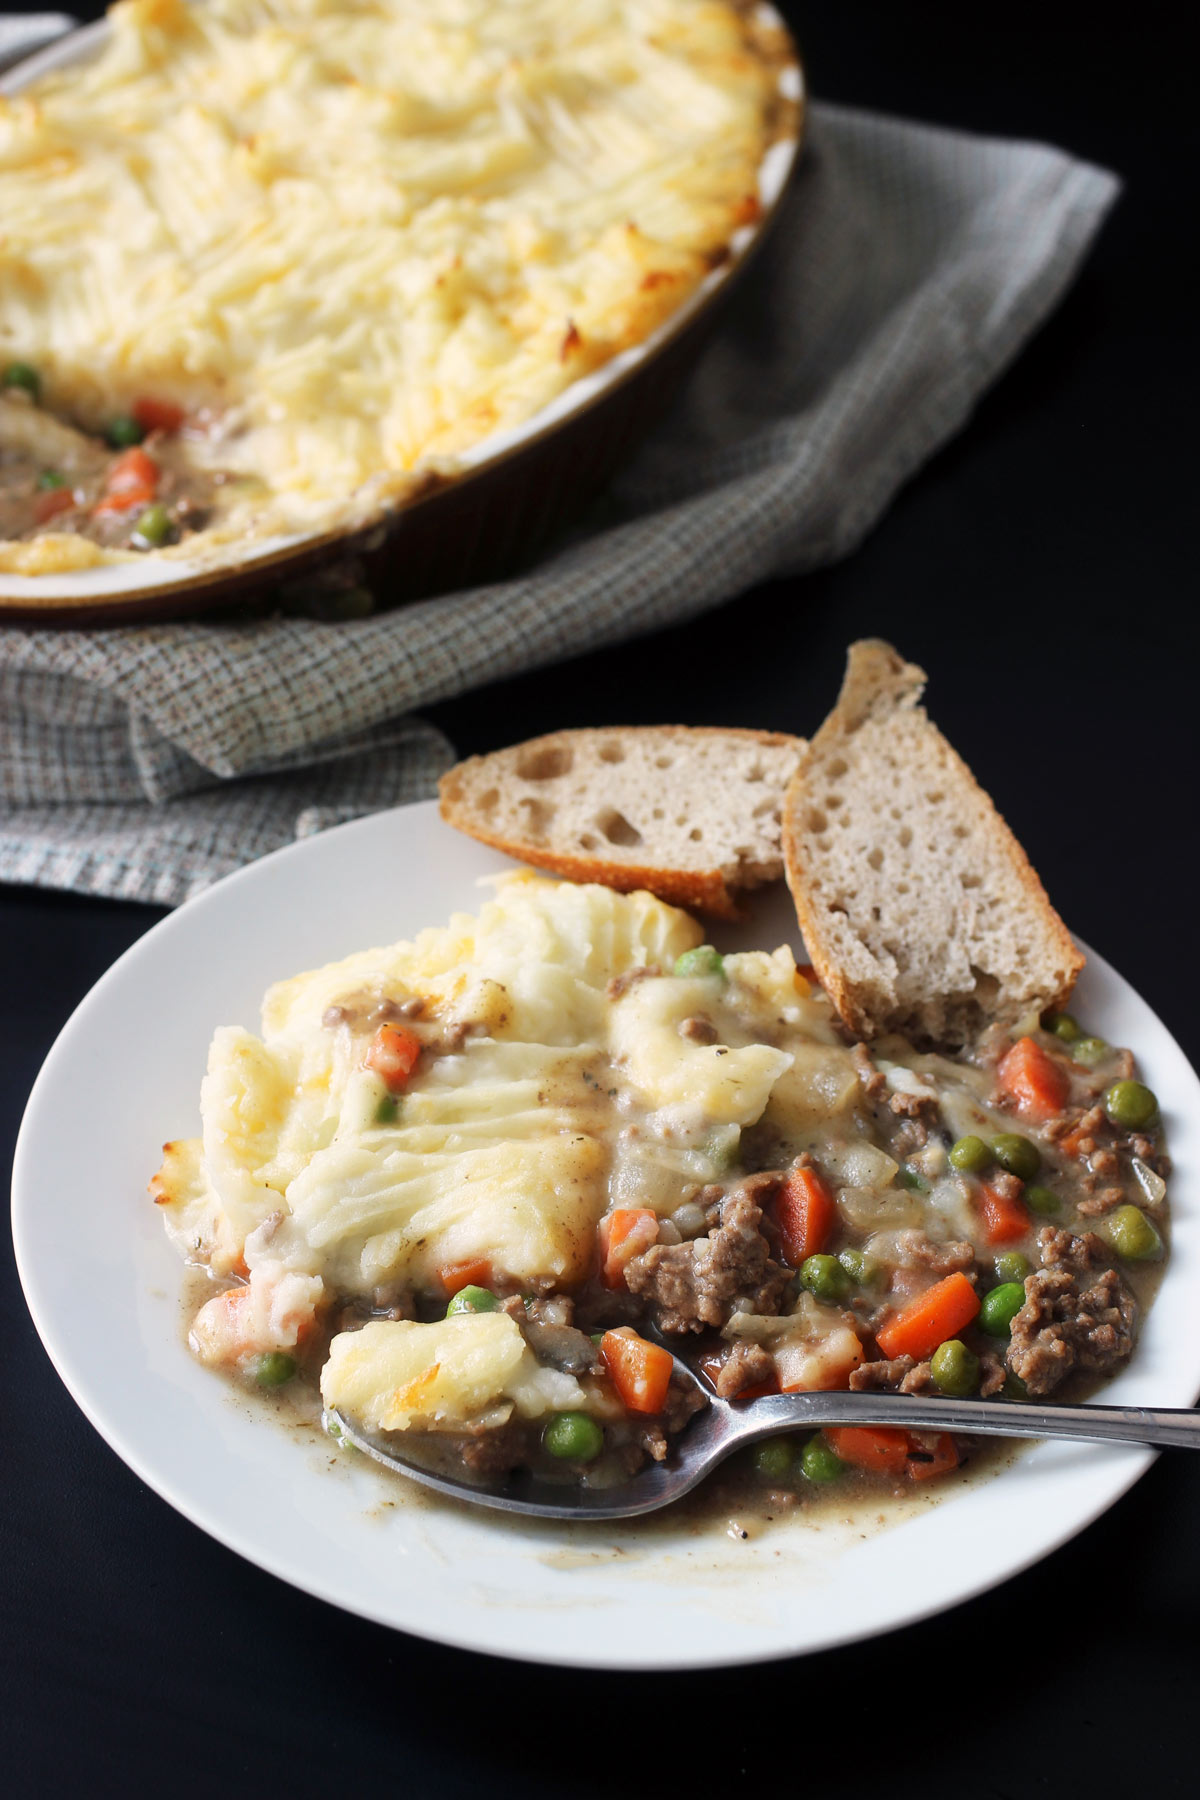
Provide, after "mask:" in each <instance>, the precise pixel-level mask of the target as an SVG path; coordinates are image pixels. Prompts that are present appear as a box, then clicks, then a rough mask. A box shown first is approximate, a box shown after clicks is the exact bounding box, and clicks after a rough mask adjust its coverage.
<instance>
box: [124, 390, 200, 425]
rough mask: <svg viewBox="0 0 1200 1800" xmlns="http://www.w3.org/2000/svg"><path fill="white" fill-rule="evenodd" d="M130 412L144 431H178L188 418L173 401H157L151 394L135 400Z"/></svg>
mask: <svg viewBox="0 0 1200 1800" xmlns="http://www.w3.org/2000/svg"><path fill="white" fill-rule="evenodd" d="M129 410H130V412H131V413H132V414H133V416H134V418H135V419H136V420H137V422H138V424H139V425H140V426H141V428H142V430H143V431H178V430H179V427H180V426H181V425H182V424H183V421H184V419H185V418H186V416H187V415H186V414H185V412H184V410H183V408H182V406H176V405H175V403H174V401H173V400H156V399H154V397H153V396H152V395H149V394H144V395H143V396H142V397H141V398H140V399H138V400H135V401H134V403H133V405H132V406H131V407H130V409H129Z"/></svg>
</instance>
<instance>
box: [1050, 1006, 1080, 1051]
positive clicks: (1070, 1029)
mask: <svg viewBox="0 0 1200 1800" xmlns="http://www.w3.org/2000/svg"><path fill="white" fill-rule="evenodd" d="M1042 1029H1043V1030H1044V1031H1052V1032H1053V1033H1054V1035H1055V1037H1056V1038H1061V1039H1062V1041H1063V1043H1064V1044H1073V1043H1074V1042H1075V1039H1076V1038H1077V1037H1078V1036H1079V1022H1078V1020H1077V1019H1073V1018H1072V1017H1071V1015H1070V1013H1047V1014H1046V1017H1045V1018H1044V1019H1043V1020H1042Z"/></svg>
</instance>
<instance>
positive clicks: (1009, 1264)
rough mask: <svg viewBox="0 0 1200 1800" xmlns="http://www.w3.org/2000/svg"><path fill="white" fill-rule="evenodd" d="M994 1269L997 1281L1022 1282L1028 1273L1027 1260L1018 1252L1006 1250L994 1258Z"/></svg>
mask: <svg viewBox="0 0 1200 1800" xmlns="http://www.w3.org/2000/svg"><path fill="white" fill-rule="evenodd" d="M995 1269H996V1279H997V1280H998V1281H1024V1279H1025V1277H1026V1276H1027V1275H1028V1273H1029V1258H1028V1257H1027V1256H1022V1255H1021V1252H1020V1251H1019V1250H1006V1251H1004V1253H1003V1255H1001V1256H998V1257H997V1258H996V1263H995Z"/></svg>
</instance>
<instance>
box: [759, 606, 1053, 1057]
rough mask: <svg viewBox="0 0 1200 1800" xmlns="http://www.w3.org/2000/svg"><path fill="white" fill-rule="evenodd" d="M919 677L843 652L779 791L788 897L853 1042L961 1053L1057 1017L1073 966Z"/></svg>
mask: <svg viewBox="0 0 1200 1800" xmlns="http://www.w3.org/2000/svg"><path fill="white" fill-rule="evenodd" d="M924 685H925V674H924V671H923V670H921V669H919V668H917V667H915V665H914V664H912V663H907V662H905V661H904V659H903V658H902V657H901V656H900V655H899V654H898V653H897V652H896V651H895V650H894V649H893V648H892V647H891V645H890V644H886V643H884V642H882V641H881V640H880V639H867V640H864V641H863V642H860V643H856V644H852V645H851V647H850V651H849V655H848V659H847V667H846V678H845V681H844V683H843V686H842V691H841V694H840V696H839V698H838V702H837V705H836V706H835V707H834V709H833V711H832V713H831V714H830V715H829V717H828V719H826V721H825V723H824V724H823V725H822V726H821V728H820V730H819V731H818V732H817V734H816V736H815V737H814V738H813V740H812V742H811V744H810V745H809V747H808V750H807V752H806V754H805V755H804V757H803V758H802V760H801V763H800V767H799V768H798V770H797V772H796V774H795V776H794V777H793V779H792V782H791V785H790V787H789V789H788V792H787V797H786V800H785V805H784V831H783V843H784V852H785V858H786V864H787V879H788V885H789V887H790V888H791V890H792V895H793V898H794V899H795V902H796V911H797V915H798V917H799V920H800V926H801V929H802V931H803V933H804V941H805V943H806V944H807V946H808V953H809V955H810V957H811V958H812V961H813V965H814V967H815V968H816V970H817V972H818V974H819V976H820V978H821V981H822V983H823V985H824V987H825V988H826V990H827V991H828V993H829V994H830V996H831V997H832V999H833V1001H834V1004H835V1005H836V1007H837V1009H838V1012H839V1013H840V1015H841V1017H842V1019H843V1020H844V1022H845V1023H846V1024H847V1025H848V1026H849V1027H850V1029H851V1030H852V1031H854V1032H856V1033H858V1035H859V1036H861V1037H864V1038H869V1037H873V1036H876V1035H878V1034H879V1033H881V1032H884V1031H903V1032H906V1033H908V1034H909V1035H913V1036H916V1037H917V1038H919V1039H922V1040H925V1041H929V1042H933V1043H936V1044H939V1045H956V1044H961V1043H963V1042H964V1041H966V1039H967V1038H968V1037H970V1036H971V1035H972V1034H974V1033H975V1032H976V1031H978V1030H979V1029H980V1028H981V1027H982V1026H984V1025H986V1024H989V1023H991V1022H993V1021H998V1020H999V1021H1005V1022H1011V1021H1013V1020H1015V1019H1018V1018H1020V1017H1022V1016H1023V1015H1025V1014H1027V1013H1029V1012H1031V1011H1032V1010H1033V1009H1034V1008H1044V1007H1049V1006H1062V1005H1063V1004H1064V1003H1065V1001H1066V1000H1067V998H1068V997H1069V995H1070V993H1071V989H1072V988H1073V987H1074V985H1075V980H1076V977H1077V976H1078V974H1079V971H1080V969H1081V968H1082V967H1083V957H1082V956H1081V955H1080V953H1079V951H1078V950H1077V949H1076V947H1075V945H1074V944H1073V943H1072V941H1071V938H1070V935H1069V933H1068V932H1067V930H1066V927H1065V926H1064V925H1063V923H1062V921H1061V919H1060V918H1059V917H1058V914H1057V913H1056V912H1055V911H1054V908H1053V907H1052V906H1051V904H1050V902H1049V900H1048V899H1047V897H1046V893H1045V890H1044V889H1043V887H1042V884H1041V882H1040V881H1039V880H1038V878H1037V875H1036V874H1035V873H1034V871H1033V869H1032V868H1031V866H1030V863H1029V859H1028V857H1027V856H1026V855H1025V852H1024V851H1023V850H1022V848H1021V846H1020V844H1019V843H1018V842H1017V840H1016V838H1015V837H1014V836H1013V834H1012V832H1011V831H1010V830H1009V828H1008V826H1007V825H1006V824H1005V822H1004V820H1003V819H1002V818H1001V816H1000V814H999V813H998V812H997V810H996V808H995V806H994V805H993V804H992V801H991V800H990V799H989V798H988V796H987V795H986V794H985V793H984V792H983V790H982V788H981V787H980V786H979V784H978V783H977V782H976V780H975V778H974V776H973V775H972V774H971V771H970V770H969V769H968V768H967V766H966V764H965V763H964V762H963V761H962V759H961V758H960V757H959V756H958V755H956V753H955V752H954V750H952V749H951V747H950V745H949V744H948V743H947V742H946V740H945V738H944V737H943V736H942V734H941V732H940V731H938V729H937V728H936V726H934V725H933V724H931V723H930V720H929V718H928V716H927V715H926V713H925V710H924V708H923V707H922V706H921V705H920V704H919V700H920V696H921V692H922V690H923V688H924Z"/></svg>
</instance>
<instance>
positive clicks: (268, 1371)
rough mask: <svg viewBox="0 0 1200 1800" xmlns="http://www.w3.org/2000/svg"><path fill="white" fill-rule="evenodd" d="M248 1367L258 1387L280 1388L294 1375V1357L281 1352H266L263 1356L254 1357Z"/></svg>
mask: <svg viewBox="0 0 1200 1800" xmlns="http://www.w3.org/2000/svg"><path fill="white" fill-rule="evenodd" d="M250 1366H251V1369H252V1371H253V1374H254V1379H255V1381H257V1383H258V1385H259V1387H267V1388H276V1387H282V1386H283V1384H284V1382H285V1381H290V1380H291V1379H292V1376H293V1375H294V1374H295V1373H296V1359H295V1357H294V1356H288V1355H286V1354H285V1352H284V1351H282V1350H268V1351H267V1353H266V1355H265V1356H256V1357H255V1359H254V1361H253V1363H252V1364H251V1365H250Z"/></svg>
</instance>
